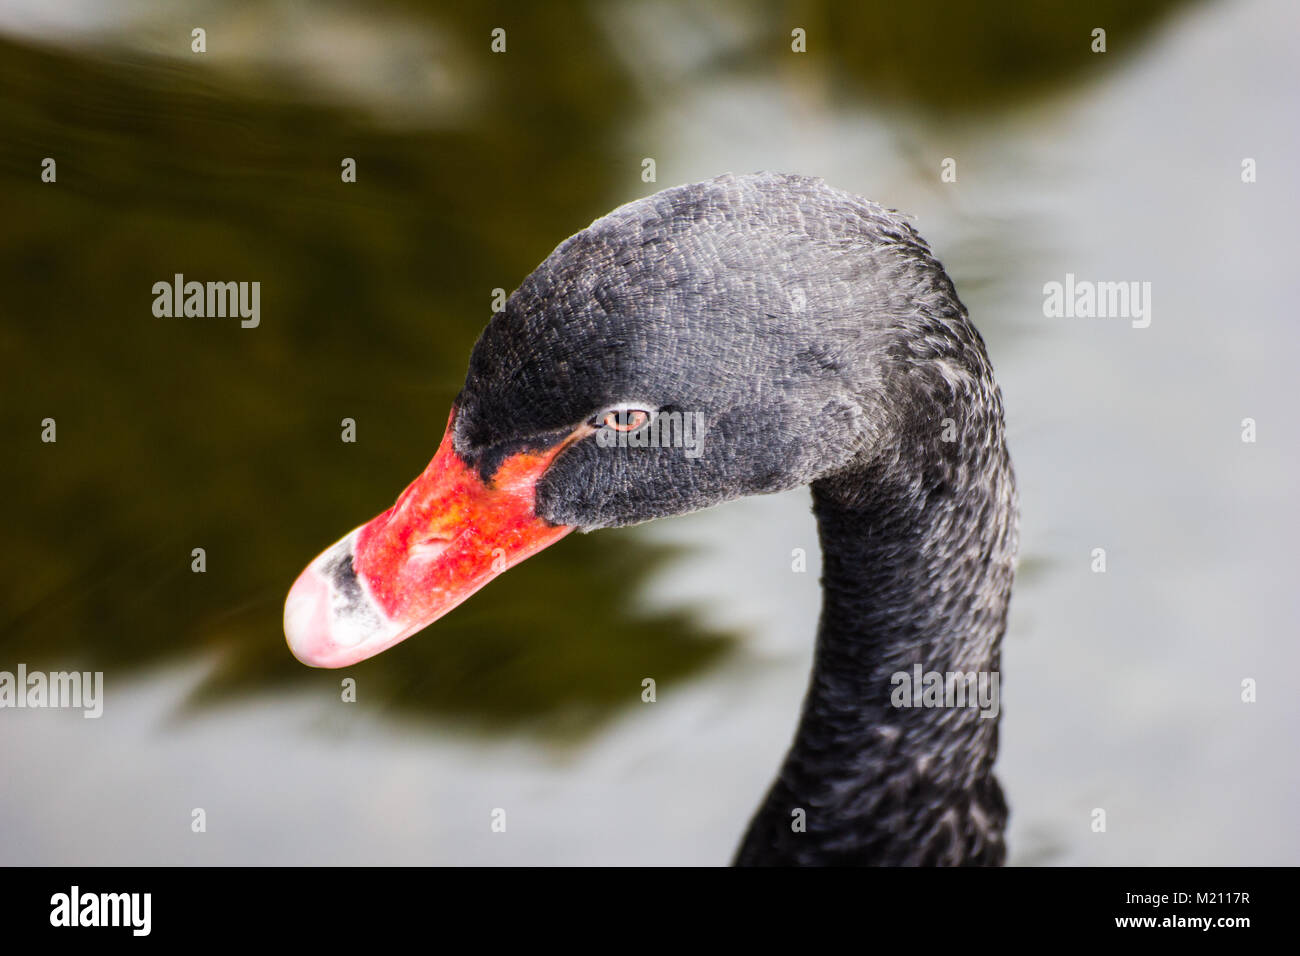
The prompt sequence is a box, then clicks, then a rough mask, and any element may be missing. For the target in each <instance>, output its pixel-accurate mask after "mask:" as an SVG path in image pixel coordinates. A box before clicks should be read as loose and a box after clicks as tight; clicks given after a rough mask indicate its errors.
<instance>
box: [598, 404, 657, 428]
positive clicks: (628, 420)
mask: <svg viewBox="0 0 1300 956" xmlns="http://www.w3.org/2000/svg"><path fill="white" fill-rule="evenodd" d="M597 419H598V421H599V423H600V425H602V426H603V427H605V428H612V429H613V430H614V431H616V432H634V431H636V430H637V429H638V428H641V427H643V426H644V425H645V424H646V422H648V421H650V413H649V412H647V411H646V410H645V409H643V408H611V409H610V410H609V411H607V412H604V413H603V414H601V415H598V416H597Z"/></svg>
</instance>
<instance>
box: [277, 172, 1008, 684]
mask: <svg viewBox="0 0 1300 956" xmlns="http://www.w3.org/2000/svg"><path fill="white" fill-rule="evenodd" d="M972 335H975V333H974V331H973V329H970V327H969V326H968V325H967V324H966V321H965V312H964V310H963V309H962V307H961V304H960V303H959V302H958V301H957V299H956V296H955V294H954V293H953V290H952V285H951V283H950V282H949V281H948V278H947V276H946V275H945V274H944V272H943V270H942V268H941V267H940V266H939V264H938V263H937V262H935V260H934V259H933V258H931V256H930V254H929V250H928V249H927V247H926V246H925V244H924V242H923V241H922V240H921V239H920V238H919V237H918V236H917V235H916V233H915V232H914V231H913V230H912V229H911V227H910V226H908V225H907V224H906V222H905V221H903V219H902V218H901V217H900V216H898V215H897V214H895V213H892V212H889V211H887V210H885V209H883V208H882V207H880V206H877V205H875V204H874V203H870V202H868V201H866V200H864V199H861V198H858V197H856V196H853V195H851V194H849V193H845V192H841V191H839V190H835V189H832V188H830V187H828V186H826V185H825V184H824V183H822V182H821V181H820V180H815V179H809V178H805V177H797V176H783V175H775V174H758V175H753V176H724V177H720V178H718V179H715V180H711V181H709V182H705V183H697V184H693V185H689V186H682V187H677V188H674V189H669V190H665V191H664V192H661V193H658V194H656V195H653V196H650V197H647V198H645V199H642V200H639V201H637V202H633V203H630V204H628V205H625V206H622V207H620V208H618V209H616V210H614V211H613V212H611V213H610V214H609V215H607V216H604V217H602V218H601V219H598V220H596V221H595V222H594V223H592V225H591V226H590V227H589V228H587V229H585V230H583V231H582V232H580V233H578V234H577V235H575V236H573V237H571V238H570V239H568V240H566V241H565V242H563V243H562V244H561V245H560V246H559V247H557V248H556V249H555V251H554V252H553V253H552V254H551V255H550V256H548V257H547V259H546V260H545V261H544V262H543V263H542V264H541V265H540V266H539V267H538V268H537V269H536V270H535V271H534V272H533V273H532V274H531V275H529V276H528V277H527V279H525V280H524V282H523V283H522V284H521V285H520V287H519V288H518V289H517V290H516V291H515V292H514V293H513V294H512V295H511V296H510V298H509V299H508V301H507V302H506V305H505V308H504V309H503V310H502V311H501V312H499V313H498V314H496V315H495V316H493V318H492V319H491V321H490V322H489V323H488V325H487V327H486V328H485V329H484V331H483V333H482V335H481V336H480V338H479V340H478V342H477V344H476V345H475V346H474V349H473V352H472V354H471V355H470V359H469V369H468V373H467V376H466V379H465V385H464V388H463V389H462V390H461V392H460V394H459V396H458V397H457V399H456V401H455V403H454V407H453V410H452V413H451V416H450V418H449V421H448V425H447V430H446V434H445V435H444V438H443V440H442V443H441V445H440V446H439V448H438V451H437V454H436V455H435V457H434V459H433V461H432V462H431V463H430V465H429V467H428V468H427V469H426V470H425V472H424V473H423V474H422V475H421V476H420V477H419V478H418V479H417V480H416V481H415V482H413V483H412V484H411V486H410V487H408V488H407V489H406V491H405V492H404V493H403V494H402V496H401V497H400V498H399V499H398V501H397V503H396V504H395V505H394V506H393V508H391V509H389V510H388V511H386V512H384V514H382V515H380V516H378V517H377V518H375V519H373V520H372V521H370V522H368V523H367V524H366V525H363V526H362V527H360V528H358V529H357V530H356V531H353V532H352V533H350V534H349V535H347V536H345V537H344V538H343V539H341V540H340V541H339V542H337V543H336V544H335V545H334V546H332V547H331V548H330V549H328V550H326V551H325V552H324V553H323V554H322V555H320V556H319V557H318V558H317V559H316V560H315V561H314V562H312V564H311V565H310V566H309V567H308V568H307V569H306V570H305V571H304V572H303V574H302V575H301V576H300V577H299V579H298V581H297V582H296V583H295V584H294V587H293V589H292V591H291V592H290V595H289V599H288V601H287V602H286V606H285V633H286V636H287V638H288V641H289V645H290V647H291V649H292V650H293V652H294V653H295V654H296V655H297V656H298V657H299V659H301V660H303V661H304V662H305V663H308V664H312V665H315V666H342V665H345V664H350V663H354V662H355V661H358V660H361V659H363V658H365V657H369V656H371V655H372V654H375V653H378V652H379V651H382V650H384V649H385V648H387V647H391V646H392V645H393V644H395V643H397V642H398V641H401V640H404V639H405V638H406V637H409V636H410V635H412V634H414V633H416V632H417V631H419V630H421V629H422V628H424V627H426V626H427V625H428V624H430V623H432V622H433V621H434V620H436V619H437V618H438V617H439V616H441V615H442V614H445V613H446V612H447V611H449V610H450V609H451V608H453V607H455V606H456V605H457V604H459V603H460V602H461V601H463V600H465V599H466V598H467V597H469V595H470V594H472V593H474V591H476V590H477V589H478V588H480V587H482V586H484V585H485V584H487V583H488V582H489V581H490V580H491V579H492V578H493V577H494V576H495V575H496V574H498V573H500V572H501V571H503V570H505V569H506V568H508V567H510V566H511V565H513V564H516V563H518V562H519V561H522V560H524V559H525V558H527V557H529V556H530V555H532V554H535V553H536V552H537V551H540V550H541V549H543V548H545V547H547V546H549V545H550V544H552V543H554V542H555V541H557V540H559V539H560V538H561V537H563V536H564V535H565V534H567V533H568V532H569V531H571V530H574V529H581V530H585V531H589V530H594V529H598V528H605V527H615V526H622V525H629V524H635V523H639V522H643V521H649V520H652V519H654V518H659V517H664V516H668V515H675V514H683V513H686V512H691V511H696V510H699V509H702V508H706V507H710V506H712V505H716V504H719V503H721V502H724V501H727V500H729V499H732V498H737V497H741V496H745V495H751V494H760V493H767V492H775V491H781V490H785V489H788V488H793V487H797V486H800V485H804V484H808V483H810V482H813V481H815V480H817V479H818V478H820V477H822V476H825V475H828V474H832V473H834V472H836V471H839V470H842V469H844V468H846V467H847V466H849V465H851V464H854V463H860V462H862V461H863V460H864V458H866V457H870V456H873V455H881V454H888V453H889V449H890V448H891V447H892V446H893V445H894V444H896V442H897V441H898V440H899V436H905V435H906V433H907V431H908V429H909V428H913V427H914V422H915V420H916V419H917V416H918V415H922V416H926V415H929V414H930V412H931V411H932V407H931V406H934V407H938V406H937V405H936V403H939V404H941V403H942V395H940V394H939V393H942V392H944V390H945V389H947V390H948V391H949V392H951V391H952V389H953V386H954V382H956V381H959V380H964V379H967V378H969V379H970V380H972V381H973V380H976V379H978V378H979V377H980V369H978V368H973V367H972V366H973V365H977V364H978V360H980V359H982V356H983V350H982V348H978V349H974V350H973V352H974V353H977V354H976V355H974V356H973V357H972V356H971V355H970V354H968V353H969V352H971V351H972V350H970V349H968V348H967V347H966V346H967V345H968V344H969V337H970V336H972ZM976 339H977V336H976ZM886 395H888V396H889V397H890V400H889V401H886V400H885V396H886ZM936 396H937V397H936Z"/></svg>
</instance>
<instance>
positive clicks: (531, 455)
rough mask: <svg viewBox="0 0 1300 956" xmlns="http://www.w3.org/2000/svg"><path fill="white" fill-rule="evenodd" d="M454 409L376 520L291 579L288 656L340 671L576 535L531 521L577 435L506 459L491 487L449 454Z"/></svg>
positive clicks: (537, 519)
mask: <svg viewBox="0 0 1300 956" xmlns="http://www.w3.org/2000/svg"><path fill="white" fill-rule="evenodd" d="M455 418H456V413H455V410H454V409H453V411H452V414H451V419H450V420H449V421H448V422H447V431H446V434H444V435H443V438H442V444H441V445H439V447H438V452H437V454H436V455H434V456H433V461H431V462H429V466H428V467H427V468H425V469H424V473H423V474H422V475H420V477H419V478H417V479H416V480H415V481H414V482H412V483H411V485H410V486H409V487H408V488H407V489H406V490H405V491H404V492H402V496H401V497H400V498H398V499H397V503H396V504H395V505H393V507H391V508H389V509H388V510H387V511H385V512H384V513H383V514H381V515H380V516H379V517H377V518H375V519H374V520H372V521H370V522H369V523H368V524H364V525H362V526H361V527H360V528H357V529H356V530H355V531H353V532H352V533H351V534H349V535H347V536H346V537H344V538H343V539H342V540H340V541H338V542H336V543H335V544H334V545H333V546H332V547H330V548H328V549H326V550H325V551H324V552H323V553H322V554H321V555H320V556H319V557H317V558H316V560H315V561H313V562H312V563H311V564H310V565H308V566H307V569H306V570H305V571H303V572H302V574H300V575H299V576H298V580H297V581H295V582H294V584H293V587H292V588H291V589H290V590H289V597H288V599H287V600H286V601H285V604H284V634H285V638H286V639H287V641H288V643H289V649H290V650H291V651H293V655H294V656H295V657H296V658H298V660H300V661H302V662H303V663H304V664H308V665H310V666H312V667H346V666H347V665H349V664H355V663H357V662H358V661H361V660H365V659H366V658H367V657H372V656H373V655H375V654H378V653H379V652H380V651H383V650H387V649H388V648H390V647H392V646H393V645H394V644H397V643H398V642H399V641H404V640H406V638H408V637H410V636H411V635H412V634H415V633H416V632H417V631H420V630H422V629H423V628H425V627H427V626H428V625H430V624H432V623H433V622H434V621H436V620H437V619H438V618H440V617H442V616H443V615H444V614H446V613H447V612H448V611H450V610H451V609H452V608H454V607H455V606H456V605H458V604H460V603H461V602H462V601H464V600H465V599H466V598H468V597H469V596H470V595H471V594H473V593H474V592H475V591H477V590H478V589H479V588H481V587H483V586H484V585H485V584H487V583H488V582H489V581H491V580H492V579H493V578H494V577H496V576H497V575H498V574H500V573H501V572H502V571H504V570H506V569H507V568H509V567H513V566H514V565H516V564H518V563H519V562H520V561H523V560H524V559H525V558H528V557H531V556H532V555H534V554H536V553H537V552H538V551H541V550H542V549H543V548H545V547H547V546H549V545H551V544H554V543H555V542H556V541H558V540H560V539H561V538H563V537H564V536H565V535H566V534H568V533H569V532H570V531H572V530H573V528H572V527H570V526H567V525H553V524H551V523H550V522H548V521H546V520H545V519H543V518H540V517H538V516H537V514H536V512H535V510H534V508H535V494H536V485H537V481H538V479H539V478H541V476H542V474H543V473H544V472H545V471H546V469H547V468H548V467H549V466H550V464H551V462H552V461H553V460H554V459H555V456H556V455H558V454H559V453H560V451H562V450H563V449H564V448H565V447H566V446H567V445H568V444H569V443H570V442H571V441H573V440H575V439H576V438H578V437H581V436H580V435H579V433H578V432H575V433H574V434H572V435H570V436H569V437H568V438H566V439H565V440H564V441H562V442H560V443H558V444H557V445H555V446H554V447H552V448H548V449H543V450H541V451H528V452H521V453H519V454H517V455H513V456H511V457H509V458H507V459H506V460H505V461H504V462H503V463H502V465H501V466H500V468H498V470H497V471H496V473H495V474H493V475H492V477H491V479H490V480H488V481H484V480H483V479H482V478H481V477H480V475H479V473H478V472H477V470H475V469H474V468H472V467H471V466H470V465H468V464H466V462H465V461H464V460H463V459H461V457H460V456H459V455H458V454H456V451H455V449H453V447H452V439H451V436H452V425H453V423H454V422H455Z"/></svg>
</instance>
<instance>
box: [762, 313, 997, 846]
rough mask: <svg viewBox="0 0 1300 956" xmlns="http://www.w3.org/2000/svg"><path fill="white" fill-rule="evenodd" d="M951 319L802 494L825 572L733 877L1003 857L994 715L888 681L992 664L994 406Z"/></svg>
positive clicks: (974, 352) (980, 358)
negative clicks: (883, 424)
mask: <svg viewBox="0 0 1300 956" xmlns="http://www.w3.org/2000/svg"><path fill="white" fill-rule="evenodd" d="M926 321H927V319H926V317H924V316H914V317H913V318H912V320H911V322H912V323H913V324H915V323H918V322H919V323H925V322H926ZM961 324H962V327H963V329H964V330H965V331H969V332H970V335H969V336H967V335H965V334H962V335H946V334H945V335H943V336H939V337H937V338H935V339H933V340H932V342H934V343H938V342H940V341H942V342H943V344H942V345H941V346H938V345H937V344H936V346H935V354H932V355H929V356H927V357H924V358H919V357H917V356H915V355H914V354H913V355H911V356H910V357H908V358H905V359H903V360H902V361H901V362H900V364H897V365H895V366H894V367H893V368H892V369H891V375H890V376H889V378H890V380H891V387H892V394H893V395H894V396H895V398H896V399H898V398H899V397H902V398H903V399H905V400H902V401H898V400H896V401H894V402H893V403H891V406H890V408H891V414H890V415H889V416H882V417H887V418H888V419H889V421H890V423H891V425H890V427H889V428H887V429H886V430H884V431H883V432H882V433H881V434H880V435H879V436H878V439H877V443H876V444H875V445H874V446H873V447H872V449H871V450H870V451H869V452H866V453H864V454H863V456H861V458H860V459H859V460H857V461H855V462H854V463H853V464H852V465H850V466H849V467H846V468H844V469H842V470H840V471H837V472H835V473H834V474H830V475H827V476H824V477H822V478H821V479H819V480H818V481H816V482H815V483H814V484H813V486H812V491H813V510H814V512H815V514H816V516H817V522H818V530H819V535H820V539H821V546H822V552H823V562H824V572H823V577H822V587H823V608H822V616H821V621H820V625H819V630H818V637H817V646H816V652H815V659H814V665H813V673H812V679H811V682H810V685H809V689H808V693H807V696H806V698H805V700H804V704H803V713H802V716H801V719H800V722H799V727H798V730H797V731H796V735H795V740H794V743H793V745H792V746H791V748H790V751H789V754H788V756H787V757H786V760H785V763H784V765H783V766H782V769H781V772H780V774H779V776H778V778H777V780H776V782H775V783H774V784H773V786H772V788H771V790H770V791H769V793H768V795H767V797H766V799H765V800H764V802H763V803H762V805H761V806H760V808H759V810H758V813H757V814H756V816H755V817H754V819H753V821H752V823H751V824H750V827H749V831H748V833H747V834H746V836H745V839H744V841H743V843H742V845H741V848H740V850H739V852H738V854H737V857H736V862H737V863H738V864H741V865H782V864H796V865H797V864H811V863H817V864H822V865H825V864H835V863H841V864H875V865H944V864H947V865H962V864H965V865H970V864H976V865H979V864H983V865H995V864H1000V863H1002V862H1003V859H1004V856H1005V848H1004V843H1003V837H1002V831H1003V828H1004V826H1005V822H1006V817H1007V808H1006V804H1005V802H1004V800H1003V797H1002V793H1001V790H1000V788H999V786H998V783H997V781H996V779H995V778H994V777H993V762H994V758H995V757H996V754H997V724H998V721H997V717H996V716H991V717H986V716H981V713H980V711H979V710H978V709H977V708H976V707H973V706H964V707H898V706H895V701H894V700H893V692H894V690H895V687H896V685H895V683H894V681H893V680H892V678H893V675H895V674H899V673H906V674H908V675H909V676H910V675H912V674H913V673H914V670H915V668H916V666H917V665H920V671H922V672H939V673H941V674H948V673H954V672H956V673H962V674H969V673H970V672H976V673H977V674H986V675H988V674H993V673H996V672H997V671H998V669H999V644H1000V641H1001V637H1002V633H1003V631H1004V629H1005V623H1006V612H1007V603H1008V599H1009V597H1010V591H1011V581H1012V573H1013V562H1014V557H1015V551H1016V537H1017V533H1016V494H1015V487H1014V481H1013V477H1012V472H1011V466H1010V461H1009V458H1008V455H1007V451H1006V446H1005V442H1004V438H1003V416H1002V403H1001V397H1000V394H999V392H998V389H997V387H996V385H995V384H994V382H993V379H992V374H991V370H990V369H989V367H988V362H987V359H986V358H985V356H984V349H983V345H982V343H981V342H980V341H979V337H978V335H976V334H975V333H974V331H973V329H970V327H969V326H966V325H965V323H964V317H963V318H962V323H961ZM913 351H914V350H913V349H911V348H910V347H909V346H907V345H900V346H899V349H897V350H896V351H895V354H896V355H905V354H906V353H908V352H913ZM945 439H949V440H945ZM798 811H802V813H799V812H798ZM797 819H799V820H801V825H799V826H797V825H796V820H797Z"/></svg>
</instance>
